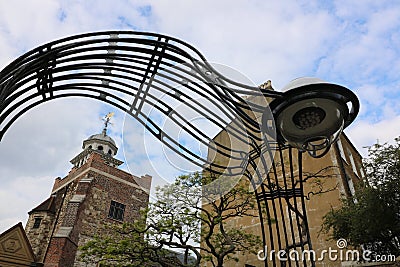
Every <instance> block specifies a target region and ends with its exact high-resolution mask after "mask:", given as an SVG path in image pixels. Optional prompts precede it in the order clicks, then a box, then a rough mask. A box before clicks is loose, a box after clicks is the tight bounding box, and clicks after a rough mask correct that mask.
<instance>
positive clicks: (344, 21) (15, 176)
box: [0, 0, 400, 232]
mask: <svg viewBox="0 0 400 267" xmlns="http://www.w3.org/2000/svg"><path fill="white" fill-rule="evenodd" d="M116 29H117V30H138V31H150V32H158V33H163V34H166V35H171V36H174V37H177V38H180V39H182V40H185V41H187V42H188V43H190V44H192V45H193V46H195V47H196V48H197V49H198V50H200V51H201V52H202V53H203V54H204V55H205V56H206V57H207V59H208V60H209V61H211V62H215V63H218V64H224V65H227V66H229V67H230V68H232V69H234V70H235V71H237V72H238V73H241V74H243V76H246V77H247V79H248V80H249V81H250V82H251V83H253V84H256V85H258V84H261V83H263V82H265V81H266V80H269V79H270V80H272V84H273V86H274V88H275V89H277V90H279V89H281V88H283V87H284V86H285V85H286V84H287V83H288V82H290V81H291V80H292V79H294V78H297V77H301V76H315V77H318V78H321V79H323V80H326V81H328V82H332V83H337V84H340V85H343V86H346V87H348V88H350V89H351V90H353V91H354V92H355V93H356V94H357V95H358V97H359V98H360V101H361V111H360V114H359V116H358V118H357V119H356V121H355V122H354V123H353V124H352V125H351V126H350V127H349V128H348V129H347V130H346V133H347V135H348V136H349V137H350V139H351V140H352V141H353V143H354V144H355V146H356V147H357V148H358V149H359V150H360V152H361V153H362V154H363V155H365V154H366V150H365V149H364V148H363V147H364V146H368V145H371V144H373V143H374V142H376V140H379V142H381V143H383V142H386V141H390V140H393V138H394V137H397V136H398V135H400V108H399V105H400V101H399V98H400V79H399V73H400V60H399V58H400V4H399V3H398V1H384V0H382V1H376V0H370V1H368V0H365V1H358V0H354V1H351V0H338V1H262V0H253V1H235V2H233V1H227V0H226V1H218V2H217V1H207V0H205V1H196V2H195V1H145V0H138V1H115V0H111V1H106V0H102V1H94V0H87V1H52V0H37V1H23V0H14V1H12V3H10V1H7V0H0V69H2V68H4V67H5V66H6V65H7V64H9V63H10V62H11V61H12V60H13V59H15V58H16V57H18V56H20V55H21V54H23V53H25V52H27V51H29V50H30V49H32V48H34V47H36V46H38V45H40V44H43V43H46V42H49V41H52V40H56V39H59V38H62V37H65V36H69V35H72V34H79V33H83V32H92V31H103V30H116ZM109 111H114V112H115V113H116V116H115V118H114V125H113V126H111V127H110V135H111V136H112V137H113V138H114V139H115V140H116V141H117V143H118V146H119V148H120V149H119V153H118V156H117V157H118V158H119V159H122V160H124V161H125V162H126V165H125V166H124V168H127V169H130V171H132V173H134V174H137V175H143V174H145V173H148V174H150V175H152V176H154V177H158V178H160V179H161V180H168V179H170V178H171V177H174V175H176V174H177V173H179V171H178V170H177V169H176V168H170V169H168V170H167V171H166V169H167V168H166V165H168V164H169V163H168V160H167V161H166V159H165V153H163V151H162V149H163V148H162V146H161V145H160V144H159V143H158V142H157V141H156V140H154V139H152V138H151V137H150V136H148V135H146V133H144V130H143V127H142V126H141V125H139V124H138V123H137V122H135V121H132V119H129V118H128V119H126V120H125V114H123V113H122V112H120V111H118V110H114V109H113V108H111V107H109V106H104V105H102V104H100V103H98V102H95V101H89V100H84V99H67V100H62V101H55V102H52V103H49V104H46V105H42V106H40V107H38V108H35V109H34V110H32V111H30V112H29V113H27V114H26V115H25V116H23V117H22V118H21V119H19V120H18V121H17V122H16V123H15V124H14V125H13V126H12V127H11V129H10V130H9V132H8V133H7V134H6V135H5V136H4V138H3V140H2V141H1V143H0V165H1V166H0V182H1V185H2V186H1V187H0V232H1V231H2V230H5V229H7V228H9V227H11V226H12V225H14V224H15V223H17V222H19V221H23V222H24V223H25V220H26V218H27V212H28V211H29V210H30V209H31V208H33V207H34V206H36V205H37V204H39V203H40V202H41V201H42V200H44V199H45V198H46V197H48V196H49V193H50V190H51V187H52V184H53V181H54V178H55V177H57V176H61V177H63V176H65V175H66V174H67V173H68V171H69V169H70V167H71V165H70V163H69V160H71V159H72V158H73V157H74V156H75V155H76V154H78V153H79V152H80V151H81V145H82V141H83V140H84V139H85V138H87V137H88V136H89V135H91V134H94V133H97V132H100V131H101V127H102V122H101V121H100V120H99V117H100V116H103V115H105V114H107V113H108V112H109ZM122 132H124V135H122ZM149 158H150V159H151V161H149V160H148V159H149ZM173 160H175V159H173ZM160 166H162V167H161V170H160ZM187 168H190V167H187ZM10 203H12V208H10Z"/></svg>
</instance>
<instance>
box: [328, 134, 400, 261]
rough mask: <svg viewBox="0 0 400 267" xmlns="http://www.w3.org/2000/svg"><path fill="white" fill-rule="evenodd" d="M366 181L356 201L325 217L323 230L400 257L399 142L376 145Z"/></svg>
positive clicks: (368, 164) (367, 247) (346, 202)
mask: <svg viewBox="0 0 400 267" xmlns="http://www.w3.org/2000/svg"><path fill="white" fill-rule="evenodd" d="M364 167H365V170H366V176H367V181H366V182H365V184H364V185H363V186H360V187H359V188H358V190H357V191H356V198H355V199H356V200H355V201H353V200H351V199H348V200H343V207H341V208H340V209H337V210H331V211H330V212H328V213H327V214H326V215H325V217H324V223H323V228H322V230H323V231H324V232H326V233H328V232H329V233H330V235H331V238H333V239H339V238H345V239H346V240H347V242H348V243H349V244H350V245H353V246H355V247H360V246H363V247H364V248H365V249H369V250H371V251H373V252H374V253H375V254H384V253H390V254H394V255H396V256H398V255H400V139H399V138H396V139H395V144H392V145H389V144H384V145H379V144H375V145H373V146H371V147H370V148H369V157H368V158H367V159H365V161H364Z"/></svg>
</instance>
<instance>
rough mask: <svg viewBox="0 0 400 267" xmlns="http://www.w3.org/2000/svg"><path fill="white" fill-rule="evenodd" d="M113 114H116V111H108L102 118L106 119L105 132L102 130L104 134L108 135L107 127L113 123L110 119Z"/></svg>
mask: <svg viewBox="0 0 400 267" xmlns="http://www.w3.org/2000/svg"><path fill="white" fill-rule="evenodd" d="M113 116H114V112H108V114H107V115H105V116H104V118H103V119H102V120H103V121H104V128H103V132H102V134H103V136H106V135H107V127H108V124H110V123H111V122H110V120H111V118H112V117H113Z"/></svg>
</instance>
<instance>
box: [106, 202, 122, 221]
mask: <svg viewBox="0 0 400 267" xmlns="http://www.w3.org/2000/svg"><path fill="white" fill-rule="evenodd" d="M125 207H126V205H125V204H122V203H120V202H118V201H115V200H111V204H110V209H109V211H108V218H110V219H113V220H117V221H123V220H124V213H125Z"/></svg>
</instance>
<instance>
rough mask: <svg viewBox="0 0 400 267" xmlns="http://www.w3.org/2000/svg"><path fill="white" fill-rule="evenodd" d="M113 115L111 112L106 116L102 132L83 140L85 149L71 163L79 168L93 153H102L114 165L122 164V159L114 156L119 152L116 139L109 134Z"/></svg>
mask: <svg viewBox="0 0 400 267" xmlns="http://www.w3.org/2000/svg"><path fill="white" fill-rule="evenodd" d="M113 115H114V113H113V112H110V113H108V114H107V115H106V116H104V118H103V121H104V128H103V131H102V132H101V133H99V134H94V135H91V136H90V137H89V138H88V139H86V140H84V141H83V145H82V149H83V151H82V152H81V153H80V154H79V155H77V156H76V157H75V158H73V159H72V160H71V163H72V164H74V166H75V167H77V168H79V167H80V166H82V165H83V164H84V163H86V161H87V159H88V158H89V156H90V154H92V153H99V154H101V155H102V157H104V159H105V160H106V161H107V162H108V163H109V164H110V165H112V166H115V167H116V166H119V165H120V164H122V161H119V160H117V159H115V158H114V156H115V155H116V154H117V151H118V147H117V145H116V144H115V141H114V140H113V139H112V138H111V137H110V136H108V135H107V127H108V125H109V124H110V123H111V122H110V120H111V118H112V116H113Z"/></svg>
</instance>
